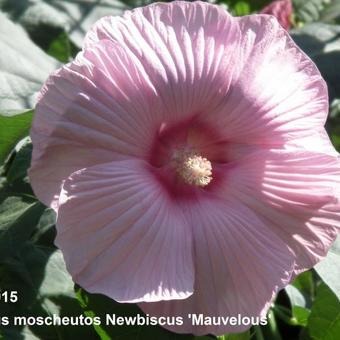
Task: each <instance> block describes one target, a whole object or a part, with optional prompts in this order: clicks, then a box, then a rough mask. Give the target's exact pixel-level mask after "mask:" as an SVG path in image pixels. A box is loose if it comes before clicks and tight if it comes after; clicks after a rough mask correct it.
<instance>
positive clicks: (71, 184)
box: [56, 160, 194, 302]
mask: <svg viewBox="0 0 340 340" xmlns="http://www.w3.org/2000/svg"><path fill="white" fill-rule="evenodd" d="M149 168H150V167H149V166H148V165H147V164H146V163H144V162H142V161H137V160H127V161H121V162H113V163H107V164H103V165H97V166H93V167H91V168H87V169H84V170H80V171H77V172H75V173H73V174H72V175H71V176H70V177H69V178H68V179H67V180H66V181H65V183H64V186H63V190H62V194H61V197H60V207H59V212H58V222H57V230H58V235H57V239H56V244H57V245H58V247H59V248H60V249H61V250H62V251H63V254H64V258H65V261H66V264H67V268H68V270H69V272H70V273H71V274H72V276H73V279H74V280H75V281H76V282H77V283H79V284H80V285H81V286H82V287H84V288H85V289H87V290H88V291H90V292H94V293H103V294H106V295H108V296H110V297H111V298H113V299H115V300H117V301H120V302H138V301H159V300H169V299H184V298H187V297H188V296H190V295H191V294H192V292H193V284H194V269H193V258H192V237H191V226H190V225H189V224H188V223H187V222H186V220H185V219H184V216H183V213H182V212H181V210H180V209H179V207H177V206H175V205H174V204H173V202H171V199H170V197H168V196H167V195H166V193H164V190H163V188H162V187H161V186H160V185H159V183H157V182H155V181H154V179H153V175H152V173H151V172H150V169H149Z"/></svg>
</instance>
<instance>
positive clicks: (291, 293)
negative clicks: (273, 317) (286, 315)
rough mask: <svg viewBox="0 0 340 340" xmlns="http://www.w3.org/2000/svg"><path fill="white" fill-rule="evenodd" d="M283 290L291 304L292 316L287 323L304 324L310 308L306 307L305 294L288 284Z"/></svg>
mask: <svg viewBox="0 0 340 340" xmlns="http://www.w3.org/2000/svg"><path fill="white" fill-rule="evenodd" d="M285 291H286V293H287V295H288V297H289V300H290V304H291V306H292V312H291V315H292V317H291V318H290V319H289V324H291V325H300V326H306V325H307V320H308V317H309V314H310V310H309V309H308V308H306V306H307V302H306V299H305V296H304V295H303V294H302V293H301V292H300V290H299V289H297V288H296V287H294V286H293V285H288V286H287V287H286V288H285ZM281 308H282V307H281Z"/></svg>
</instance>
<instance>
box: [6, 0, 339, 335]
mask: <svg viewBox="0 0 340 340" xmlns="http://www.w3.org/2000/svg"><path fill="white" fill-rule="evenodd" d="M151 2H152V1H148V0H127V1H119V0H60V1H53V0H0V51H1V52H0V338H1V339H2V338H3V339H20V340H21V339H42V340H45V339H46V340H48V339H58V340H61V339H65V340H68V339H84V340H87V339H90V340H91V339H127V340H134V339H138V340H142V339H143V340H144V339H145V340H149V339H152V340H153V339H155V340H162V339H169V340H170V339H177V340H178V339H180V340H181V339H183V340H187V339H188V340H189V339H190V340H193V339H197V340H199V339H200V340H208V339H216V337H213V336H206V337H194V336H192V335H178V334H173V333H170V332H168V331H166V330H164V329H162V328H160V327H138V326H134V327H131V326H130V327H125V326H121V327H108V326H104V325H99V326H95V327H93V326H46V325H43V326H37V325H34V324H30V325H26V326H24V325H22V326H13V323H12V319H13V317H14V316H20V315H22V316H26V317H28V316H33V317H38V316H41V317H46V316H51V315H58V316H68V317H71V316H73V317H75V318H79V316H83V317H85V316H86V317H88V318H93V317H94V316H101V317H102V318H103V320H104V316H105V313H110V314H112V313H116V314H117V315H135V314H136V313H141V312H140V311H139V309H138V307H137V306H135V305H126V304H118V303H115V302H114V301H112V300H110V299H108V298H106V297H104V296H102V295H93V294H88V293H87V292H85V291H84V290H83V289H81V287H74V284H73V282H72V280H71V278H70V276H69V274H68V273H67V272H66V269H65V264H64V261H63V257H62V255H61V253H60V251H59V250H57V249H56V248H55V246H54V244H53V240H54V237H55V214H54V212H53V211H52V210H51V209H49V208H46V207H45V206H44V205H42V204H41V203H40V202H39V201H38V200H37V199H36V197H35V196H34V194H33V192H32V189H31V187H30V184H29V180H28V177H27V169H28V167H29V164H30V157H31V151H32V145H31V143H30V140H29V139H28V138H27V137H26V136H27V135H28V132H29V128H30V124H31V120H32V116H33V109H34V102H35V99H36V94H37V91H38V90H39V89H40V88H41V86H42V84H43V82H44V81H45V80H46V78H47V76H48V74H49V73H50V72H52V71H53V70H55V69H56V68H57V67H59V66H60V65H61V64H63V63H66V62H69V61H71V60H72V58H74V56H75V55H76V54H77V52H78V51H79V50H80V48H81V44H82V40H83V38H84V35H85V34H86V32H87V31H88V30H89V28H90V27H91V25H92V24H93V23H94V22H95V21H96V20H98V19H99V18H100V17H102V16H105V15H119V14H121V13H122V12H123V11H124V10H127V9H131V8H134V7H137V6H142V5H146V4H148V3H151ZM284 2H287V1H285V0H284ZM216 3H218V4H219V5H221V6H223V7H224V8H226V9H228V10H229V11H230V12H231V13H232V14H234V15H237V16H240V15H247V14H250V13H254V12H260V11H262V10H263V8H264V7H265V6H267V5H268V4H270V3H271V2H270V1H266V0H254V1H252V0H248V1H246V0H244V1H237V0H224V1H220V0H217V1H216ZM282 11H284V7H282V8H281V13H279V14H284V15H287V16H288V20H289V23H290V34H291V35H292V37H293V39H294V40H295V41H296V43H297V44H298V45H299V46H300V47H301V48H302V49H303V50H304V51H305V52H306V53H307V54H308V55H309V56H310V57H311V58H312V59H313V60H314V62H315V63H316V64H317V66H318V67H319V69H320V71H321V73H322V75H323V77H324V78H325V80H326V81H327V84H328V88H329V95H330V112H329V118H328V121H327V131H328V133H329V135H330V138H331V139H332V141H333V143H334V145H335V147H336V148H337V149H338V150H340V0H309V1H308V0H307V1H304V0H294V1H293V11H292V12H289V13H286V14H285V13H282ZM274 76H275V75H274ZM339 266H340V246H339V242H336V244H335V245H334V247H333V248H332V250H331V252H330V253H329V255H328V257H327V258H326V259H325V260H324V261H322V262H321V263H320V264H318V265H317V266H316V267H315V268H314V269H313V270H310V271H308V272H305V273H303V274H301V275H300V276H299V277H298V278H297V279H296V280H295V281H294V282H293V283H292V284H291V285H289V286H288V287H287V288H286V289H285V290H283V291H281V292H280V293H279V295H278V297H277V299H276V301H275V304H274V305H273V306H272V308H271V309H270V312H269V315H270V322H269V324H268V325H267V326H263V327H259V326H255V327H252V329H251V330H250V331H248V332H245V333H243V334H237V335H225V336H224V337H220V339H234V340H237V339H238V340H249V339H258V340H286V339H287V340H294V339H301V340H308V339H317V340H336V339H340V302H339V298H340V282H339V277H340V268H339ZM15 291H17V297H18V300H17V301H15V302H11V301H10V300H11V295H10V292H15ZM6 292H8V294H9V295H6V294H4V293H6ZM12 298H13V301H14V300H15V297H14V295H12ZM249 303H251V301H249ZM6 318H7V319H8V322H6Z"/></svg>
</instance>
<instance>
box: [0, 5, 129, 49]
mask: <svg viewBox="0 0 340 340" xmlns="http://www.w3.org/2000/svg"><path fill="white" fill-rule="evenodd" d="M128 8H130V6H128V5H127V4H126V3H124V2H122V1H119V0H101V1H98V0H77V1H69V0H59V1H49V0H36V1H30V2H27V3H26V5H25V6H23V5H22V4H20V2H18V1H13V0H2V1H1V2H0V9H2V10H3V11H6V12H8V13H9V14H10V16H11V18H12V19H13V20H14V19H15V20H17V21H18V22H19V23H21V24H22V25H23V26H24V27H25V28H26V29H28V30H29V31H30V32H33V34H34V33H35V32H39V31H41V27H44V28H45V29H46V28H47V27H54V28H61V29H63V30H65V32H66V33H67V34H68V35H69V36H70V39H71V40H72V41H73V43H75V44H76V45H77V46H79V47H81V45H82V41H83V39H84V36H85V34H86V32H87V31H88V30H89V29H90V27H91V26H92V25H93V24H94V23H95V22H96V21H97V20H98V19H100V18H102V17H103V16H106V15H119V14H122V13H123V11H124V10H126V9H128Z"/></svg>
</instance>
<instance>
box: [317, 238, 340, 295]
mask: <svg viewBox="0 0 340 340" xmlns="http://www.w3.org/2000/svg"><path fill="white" fill-rule="evenodd" d="M314 269H315V270H316V272H317V273H318V274H319V276H320V277H321V279H322V280H323V282H324V283H326V284H327V286H328V287H329V288H330V289H331V290H332V291H333V293H334V294H335V295H336V296H337V297H338V299H339V301H340V280H339V278H340V237H339V236H338V238H337V239H336V241H335V242H334V244H333V246H332V248H331V249H330V250H329V252H328V255H327V257H326V258H325V259H323V260H322V261H321V262H319V263H318V264H317V265H316V266H315V267H314Z"/></svg>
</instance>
